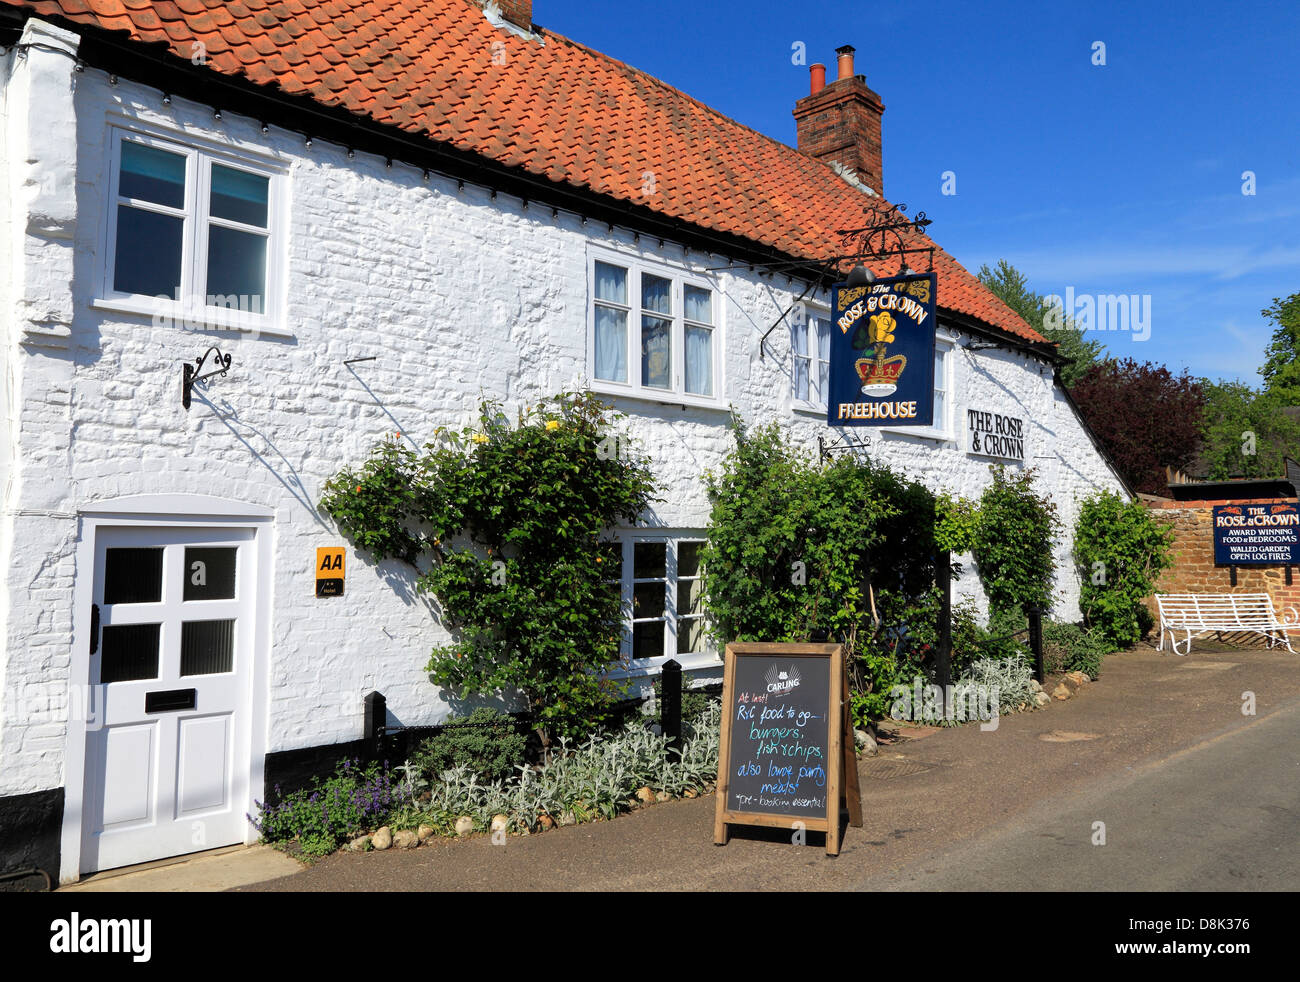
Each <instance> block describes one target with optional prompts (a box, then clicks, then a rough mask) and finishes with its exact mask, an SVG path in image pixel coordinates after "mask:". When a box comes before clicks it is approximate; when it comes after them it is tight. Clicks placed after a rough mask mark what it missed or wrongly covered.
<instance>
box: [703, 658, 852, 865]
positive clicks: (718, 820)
mask: <svg viewBox="0 0 1300 982" xmlns="http://www.w3.org/2000/svg"><path fill="white" fill-rule="evenodd" d="M723 672H724V674H723V684H722V709H723V713H722V733H721V744H720V746H719V749H718V786H717V812H716V814H715V816H714V824H713V841H714V842H715V843H717V844H718V845H720V846H721V845H726V843H727V826H728V825H764V826H769V827H772V828H788V829H798V828H803V829H806V830H809V831H813V832H825V833H826V853H827V855H830V856H838V855H839V852H840V809H841V806H846V807H847V809H848V813H849V822H850V824H852V825H854V826H856V827H859V828H860V827H861V826H862V803H861V794H860V791H859V788H858V764H857V757H856V756H855V754H854V750H853V729H852V727H851V725H850V723H849V714H848V674H847V671H846V667H845V664H844V649H843V647H841V646H840V645H838V644H771V643H763V644H759V643H754V644H749V643H739V642H736V643H732V644H729V645H727V649H726V655H725V660H724V663H723Z"/></svg>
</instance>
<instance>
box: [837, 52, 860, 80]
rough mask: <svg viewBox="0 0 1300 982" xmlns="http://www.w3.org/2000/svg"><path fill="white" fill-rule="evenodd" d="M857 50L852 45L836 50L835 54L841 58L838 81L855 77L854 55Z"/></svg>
mask: <svg viewBox="0 0 1300 982" xmlns="http://www.w3.org/2000/svg"><path fill="white" fill-rule="evenodd" d="M855 50H856V49H855V48H854V47H853V45H851V44H846V45H844V46H843V47H841V48H836V49H835V54H836V55H837V56H839V78H837V79H836V81H842V80H843V79H846V78H852V77H853V74H854V73H853V54H854V51H855Z"/></svg>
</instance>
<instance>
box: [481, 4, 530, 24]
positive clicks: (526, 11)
mask: <svg viewBox="0 0 1300 982" xmlns="http://www.w3.org/2000/svg"><path fill="white" fill-rule="evenodd" d="M478 4H479V6H480V7H482V8H484V9H485V10H488V9H490V8H493V7H495V8H496V10H497V12H498V13H499V14H500V15H501V19H502V20H507V21H509V22H510V23H511V24H514V25H515V26H516V27H522V28H523V29H524V30H525V31H528V30H531V29H532V26H533V0H478Z"/></svg>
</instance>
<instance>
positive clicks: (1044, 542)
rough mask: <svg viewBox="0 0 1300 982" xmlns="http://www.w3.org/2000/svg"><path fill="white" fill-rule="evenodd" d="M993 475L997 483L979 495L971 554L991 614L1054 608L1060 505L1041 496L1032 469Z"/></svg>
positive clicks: (996, 470)
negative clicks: (987, 599)
mask: <svg viewBox="0 0 1300 982" xmlns="http://www.w3.org/2000/svg"><path fill="white" fill-rule="evenodd" d="M989 470H990V471H992V473H993V482H992V483H991V484H990V485H989V486H988V487H987V488H985V489H984V493H983V495H981V496H980V504H979V520H978V522H977V523H976V529H975V533H974V540H975V541H974V549H973V550H972V551H973V552H974V555H975V563H976V565H977V566H978V567H979V576H980V582H981V583H982V584H983V586H984V593H985V594H986V595H987V596H988V598H989V609H990V612H991V615H993V616H996V615H1000V614H1003V613H1005V612H1007V611H1023V610H1024V609H1025V608H1027V607H1031V606H1033V607H1039V608H1042V609H1044V610H1046V609H1050V607H1051V605H1052V604H1051V599H1052V579H1053V576H1054V574H1055V572H1056V560H1055V559H1054V557H1053V548H1054V545H1055V539H1056V536H1057V533H1058V532H1059V531H1060V525H1061V523H1060V519H1059V518H1057V515H1056V505H1055V504H1053V503H1052V501H1051V500H1050V499H1049V498H1048V497H1047V496H1046V495H1042V494H1039V493H1038V491H1037V490H1036V488H1035V486H1034V479H1035V472H1034V471H1033V470H1032V469H1031V470H1027V471H1024V472H1023V473H1020V474H1016V473H1011V472H1008V471H1007V470H1006V468H1005V467H1001V466H993V467H990V468H989Z"/></svg>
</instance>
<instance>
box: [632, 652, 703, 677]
mask: <svg viewBox="0 0 1300 982" xmlns="http://www.w3.org/2000/svg"><path fill="white" fill-rule="evenodd" d="M674 657H675V658H676V660H677V664H679V665H681V666H682V671H683V672H696V671H702V670H706V669H711V668H712V669H717V668H721V667H722V658H721V657H719V656H718V655H717V654H714V653H713V652H708V651H701V652H696V653H695V654H692V655H676V656H674ZM666 660H667V659H663V660H660V659H658V658H653V659H639V660H633V661H632V662H631V664H629V665H628V666H627V667H626V668H618V669H615V670H614V671H612V672H610V673H609V677H610V678H611V679H615V680H618V681H623V680H628V679H641V678H649V677H651V676H657V675H659V674H661V673H662V672H663V664H664V661H666Z"/></svg>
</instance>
